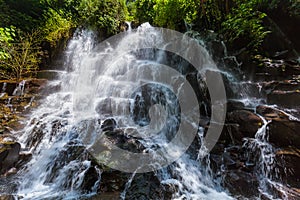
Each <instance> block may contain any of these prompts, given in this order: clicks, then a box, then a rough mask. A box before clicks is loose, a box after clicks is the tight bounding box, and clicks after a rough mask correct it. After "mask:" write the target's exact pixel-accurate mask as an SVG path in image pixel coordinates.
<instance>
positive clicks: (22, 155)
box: [16, 152, 32, 168]
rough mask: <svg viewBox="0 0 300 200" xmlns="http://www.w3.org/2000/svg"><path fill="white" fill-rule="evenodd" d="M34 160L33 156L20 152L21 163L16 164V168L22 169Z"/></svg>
mask: <svg viewBox="0 0 300 200" xmlns="http://www.w3.org/2000/svg"><path fill="white" fill-rule="evenodd" d="M31 158H32V154H31V153H29V152H20V153H19V161H18V162H17V163H16V168H20V167H22V166H24V165H25V164H26V163H28V162H29V161H30V160H31Z"/></svg>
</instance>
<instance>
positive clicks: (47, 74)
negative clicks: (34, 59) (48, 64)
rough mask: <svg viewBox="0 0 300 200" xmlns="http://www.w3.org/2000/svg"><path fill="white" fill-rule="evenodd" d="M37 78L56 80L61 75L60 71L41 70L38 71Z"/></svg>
mask: <svg viewBox="0 0 300 200" xmlns="http://www.w3.org/2000/svg"><path fill="white" fill-rule="evenodd" d="M36 77H37V79H47V80H55V79H57V78H58V77H59V71H54V70H41V71H38V72H36Z"/></svg>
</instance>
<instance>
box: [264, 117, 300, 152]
mask: <svg viewBox="0 0 300 200" xmlns="http://www.w3.org/2000/svg"><path fill="white" fill-rule="evenodd" d="M268 130H269V141H270V142H271V143H272V144H274V145H275V146H276V147H288V146H294V147H300V132H299V130H300V122H299V121H292V120H291V121H286V120H272V121H271V122H270V123H269V124H268Z"/></svg>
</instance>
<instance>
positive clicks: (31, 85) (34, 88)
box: [24, 79, 48, 94]
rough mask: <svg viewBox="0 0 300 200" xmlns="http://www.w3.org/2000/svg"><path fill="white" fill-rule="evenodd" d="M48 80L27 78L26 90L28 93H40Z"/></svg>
mask: <svg viewBox="0 0 300 200" xmlns="http://www.w3.org/2000/svg"><path fill="white" fill-rule="evenodd" d="M47 82H48V80H47V79H29V80H26V83H25V90H24V92H25V93H27V94H38V93H40V92H41V90H43V89H44V88H45V86H46V83H47Z"/></svg>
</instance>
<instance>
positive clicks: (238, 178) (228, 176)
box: [222, 170, 259, 198]
mask: <svg viewBox="0 0 300 200" xmlns="http://www.w3.org/2000/svg"><path fill="white" fill-rule="evenodd" d="M222 185H223V186H224V187H225V188H227V189H228V190H229V192H230V193H231V194H233V195H235V196H239V195H241V196H243V198H253V197H255V196H257V194H258V193H259V191H258V186H259V182H258V180H257V178H256V176H255V175H253V174H252V173H248V172H244V171H241V170H228V171H226V172H225V175H224V176H223V183H222Z"/></svg>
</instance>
